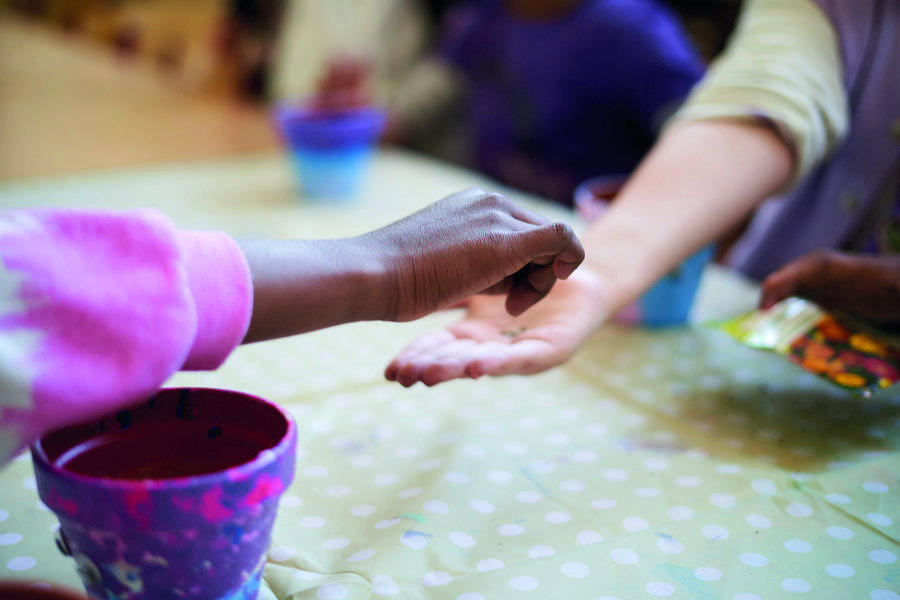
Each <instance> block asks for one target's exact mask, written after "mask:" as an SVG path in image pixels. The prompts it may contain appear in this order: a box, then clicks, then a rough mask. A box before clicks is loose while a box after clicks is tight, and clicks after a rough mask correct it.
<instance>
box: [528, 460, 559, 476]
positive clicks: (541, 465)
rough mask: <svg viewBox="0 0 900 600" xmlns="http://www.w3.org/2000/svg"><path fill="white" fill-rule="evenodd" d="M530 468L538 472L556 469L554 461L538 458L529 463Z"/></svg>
mask: <svg viewBox="0 0 900 600" xmlns="http://www.w3.org/2000/svg"><path fill="white" fill-rule="evenodd" d="M531 468H532V469H533V470H535V471H537V472H538V473H549V472H550V471H554V470H556V463H555V462H553V461H552V460H539V461H537V462H535V463H532V464H531Z"/></svg>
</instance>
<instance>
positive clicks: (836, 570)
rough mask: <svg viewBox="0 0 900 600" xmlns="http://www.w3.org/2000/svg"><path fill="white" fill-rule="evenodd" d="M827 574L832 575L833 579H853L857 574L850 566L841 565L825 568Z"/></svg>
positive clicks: (836, 564)
mask: <svg viewBox="0 0 900 600" xmlns="http://www.w3.org/2000/svg"><path fill="white" fill-rule="evenodd" d="M825 572H826V573H828V574H829V575H831V576H832V577H840V578H842V579H843V578H845V577H853V575H854V574H855V573H856V570H855V569H854V568H853V567H851V566H850V565H842V564H840V563H835V564H833V565H828V566H827V567H825Z"/></svg>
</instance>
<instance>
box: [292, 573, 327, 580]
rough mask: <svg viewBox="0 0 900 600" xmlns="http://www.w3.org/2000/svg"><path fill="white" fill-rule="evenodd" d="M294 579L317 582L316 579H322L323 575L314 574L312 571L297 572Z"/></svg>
mask: <svg viewBox="0 0 900 600" xmlns="http://www.w3.org/2000/svg"><path fill="white" fill-rule="evenodd" d="M294 579H302V580H303V581H315V580H316V579H322V574H321V573H313V572H312V571H296V572H294Z"/></svg>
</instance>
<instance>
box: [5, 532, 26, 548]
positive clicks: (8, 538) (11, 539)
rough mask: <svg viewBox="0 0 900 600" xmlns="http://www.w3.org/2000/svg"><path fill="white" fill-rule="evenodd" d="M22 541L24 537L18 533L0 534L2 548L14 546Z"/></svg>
mask: <svg viewBox="0 0 900 600" xmlns="http://www.w3.org/2000/svg"><path fill="white" fill-rule="evenodd" d="M21 541H22V536H21V535H19V534H18V533H4V534H0V546H12V545H13V544H18V543H19V542H21Z"/></svg>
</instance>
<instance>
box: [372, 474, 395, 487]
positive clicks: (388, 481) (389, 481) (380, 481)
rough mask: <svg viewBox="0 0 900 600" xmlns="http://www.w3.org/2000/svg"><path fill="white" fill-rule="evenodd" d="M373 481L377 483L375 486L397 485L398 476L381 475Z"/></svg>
mask: <svg viewBox="0 0 900 600" xmlns="http://www.w3.org/2000/svg"><path fill="white" fill-rule="evenodd" d="M372 481H374V482H375V485H394V484H395V483H397V476H396V475H394V474H393V473H381V474H380V475H376V476H375V478H374V479H373V480H372Z"/></svg>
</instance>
